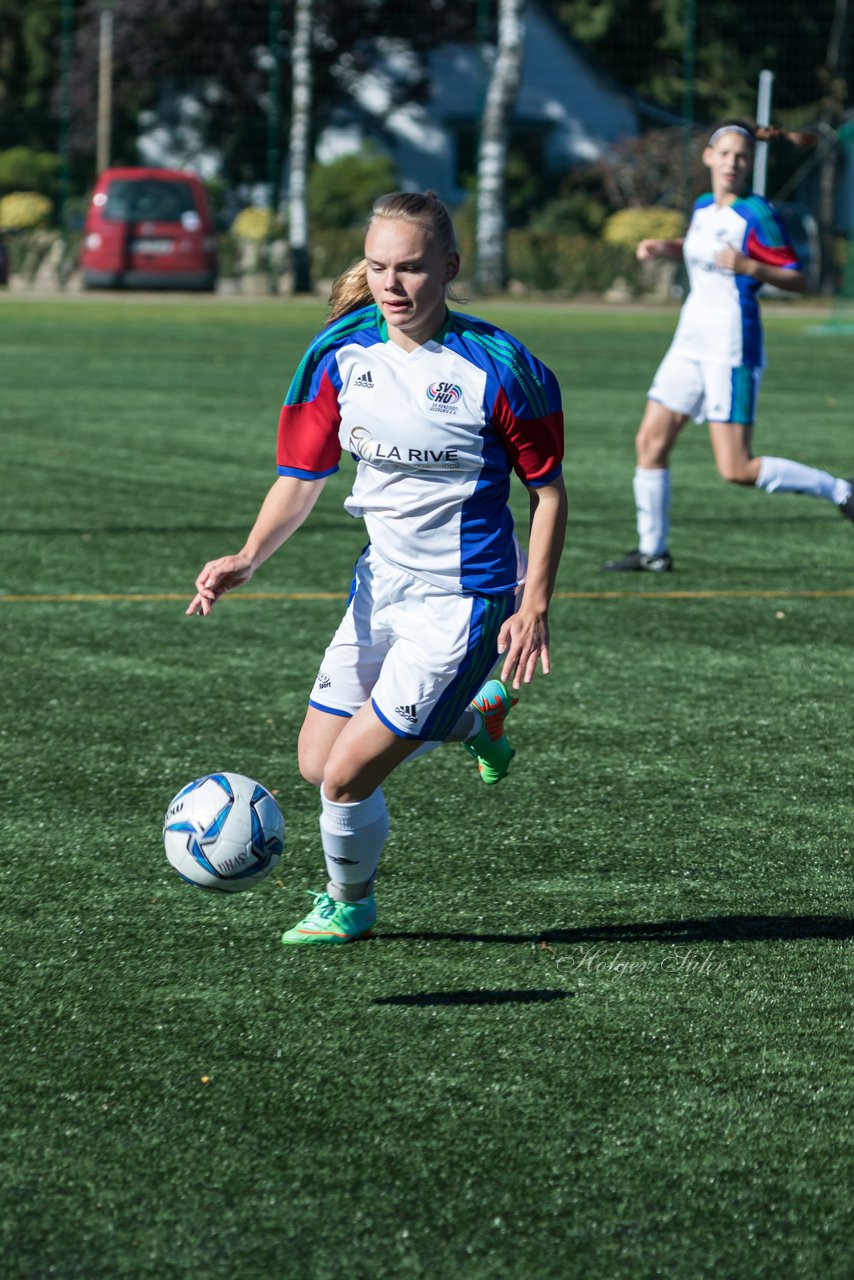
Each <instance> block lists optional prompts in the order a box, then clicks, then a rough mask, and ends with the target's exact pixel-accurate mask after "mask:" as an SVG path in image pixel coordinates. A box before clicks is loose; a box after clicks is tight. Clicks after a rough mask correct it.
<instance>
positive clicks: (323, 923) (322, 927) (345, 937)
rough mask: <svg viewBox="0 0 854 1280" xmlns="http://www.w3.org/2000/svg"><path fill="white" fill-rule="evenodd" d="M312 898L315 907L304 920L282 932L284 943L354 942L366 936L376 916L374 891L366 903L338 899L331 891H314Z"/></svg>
mask: <svg viewBox="0 0 854 1280" xmlns="http://www.w3.org/2000/svg"><path fill="white" fill-rule="evenodd" d="M309 892H310V893H311V890H309ZM312 897H313V898H314V906H313V907H312V909H311V911H309V913H308V915H307V916H306V917H305V919H304V920H300V921H299V923H298V924H295V925H294V927H293V928H292V929H288V930H286V932H285V933H283V934H282V942H283V943H284V944H285V946H297V947H302V946H306V945H307V944H310V945H314V946H317V945H318V944H319V943H337V942H355V941H356V940H357V939H358V938H364V937H366V935H367V934H368V933H369V931H370V928H371V925H372V924H373V923H374V921H375V920H376V918H377V903H376V899H375V897H374V895H373V894H370V895H369V896H368V897H367V898H366V899H365V900H364V901H363V902H336V901H335V899H334V898H330V896H329V894H328V893H312Z"/></svg>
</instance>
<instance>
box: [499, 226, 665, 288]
mask: <svg viewBox="0 0 854 1280" xmlns="http://www.w3.org/2000/svg"><path fill="white" fill-rule="evenodd" d="M638 265H639V264H638V263H637V262H636V261H635V257H634V252H633V250H629V249H627V248H625V247H624V246H622V245H619V244H607V243H605V242H604V241H602V240H597V239H594V238H593V237H591V236H570V235H562V234H561V233H560V232H555V231H531V230H524V231H521V230H520V231H511V232H509V233H508V236H507V274H508V278H509V279H510V280H511V281H514V282H517V283H518V284H521V285H523V286H525V287H526V288H528V289H533V290H536V291H537V292H543V293H563V294H574V293H604V292H605V291H606V290H607V289H609V288H610V287H611V285H612V284H613V283H614V281H615V280H616V279H617V277H618V276H621V277H623V278H624V279H625V281H626V283H627V285H628V287H629V288H630V289H631V290H632V291H633V292H638V293H639V292H640V291H641V285H640V273H639V270H638Z"/></svg>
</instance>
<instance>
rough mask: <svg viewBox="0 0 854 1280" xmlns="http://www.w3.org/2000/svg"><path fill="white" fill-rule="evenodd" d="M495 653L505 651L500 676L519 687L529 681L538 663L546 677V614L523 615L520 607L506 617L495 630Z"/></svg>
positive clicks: (547, 635) (504, 680) (547, 645)
mask: <svg viewBox="0 0 854 1280" xmlns="http://www.w3.org/2000/svg"><path fill="white" fill-rule="evenodd" d="M498 652H499V653H501V654H504V665H503V666H502V668H501V679H502V681H503V682H504V683H505V684H512V687H513V688H514V689H518V688H519V687H520V685H522V684H530V683H531V681H532V680H533V678H534V673H535V672H536V670H537V664H538V663H539V664H540V667H541V669H542V674H543V675H544V676H547V675H548V674H549V671H550V667H549V625H548V619H547V618H546V615H545V614H540V613H535V614H531V615H526V614H525V613H524V612H523V611H522V610H520V611H519V613H514V614H513V615H512V617H510V618H508V619H507V621H506V622H505V623H504V625H503V626H502V628H501V630H500V631H499V633H498Z"/></svg>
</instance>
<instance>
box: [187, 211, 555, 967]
mask: <svg viewBox="0 0 854 1280" xmlns="http://www.w3.org/2000/svg"><path fill="white" fill-rule="evenodd" d="M458 270H459V254H458V252H457V246H456V238H455V235H454V229H453V225H452V222H451V219H450V216H449V215H448V212H447V210H446V208H445V206H444V205H443V204H442V202H441V201H440V200H439V199H438V198H437V197H436V196H435V195H434V194H432V193H429V192H428V193H426V194H424V195H421V194H413V193H402V192H395V193H392V194H391V195H387V196H383V197H380V199H379V200H378V201H377V202H376V203H375V205H374V208H373V211H372V214H371V217H370V221H369V223H368V227H367V232H366V237H365V258H364V260H363V261H362V262H360V263H358V264H357V265H356V266H355V267H353V268H351V269H350V271H348V272H345V273H344V275H343V276H341V277H339V279H338V280H337V281H336V284H335V286H334V288H333V293H332V299H331V301H332V309H331V315H330V321H329V323H328V325H327V327H326V328H325V329H324V330H323V331H322V332H321V333H320V334H319V335H318V336H317V337H316V338H315V339H314V341H313V342H312V343H311V345H310V347H309V348H308V351H307V352H306V354H305V356H304V357H303V360H302V361H301V363H300V365H299V368H298V369H297V371H296V374H295V376H294V379H293V382H292V383H291V387H290V390H289V391H288V395H287V398H286V400H285V405H284V408H283V409H282V414H281V419H280V424H279V443H278V472H279V475H278V479H277V480H276V481H275V482H274V484H273V486H272V488H271V489H270V491H269V493H268V494H267V497H266V499H265V500H264V503H263V504H262V507H261V510H260V512H259V514H258V517H257V519H256V522H255V525H254V527H253V529H252V531H251V532H250V534H249V537H248V539H247V541H246V543H245V545H244V547H243V548H242V550H241V551H239V552H238V553H237V554H236V555H231V556H224V557H222V558H221V559H217V560H212V561H210V562H209V563H208V564H206V565H205V566H204V568H203V569H202V571H201V573H200V574H199V576H198V578H197V579H196V592H197V594H196V596H195V597H194V599H193V600H192V602H191V603H190V605H189V607H188V609H187V612H188V613H190V614H193V613H201V614H202V615H206V614H208V613H210V610H211V608H212V607H213V605H214V603H215V602H216V601H217V600H218V599H219V598H220V596H221V595H222V594H223V593H224V592H225V591H228V590H230V589H231V588H233V587H237V586H239V585H240V584H241V583H244V582H246V581H247V580H248V579H249V578H250V577H251V575H252V574H253V573H254V571H255V570H256V569H257V568H258V566H259V565H260V564H261V563H262V562H263V561H264V560H266V559H267V557H268V556H270V555H271V554H272V553H273V552H274V551H275V550H276V549H277V548H278V547H279V546H281V544H282V543H283V542H285V540H286V539H287V538H289V537H290V535H291V534H292V533H294V532H295V530H296V529H297V528H298V527H299V526H300V525H301V524H302V523H303V521H304V520H305V519H306V517H307V516H308V515H309V513H310V511H311V509H312V508H313V506H314V504H315V502H316V501H317V499H318V497H319V496H320V491H321V489H322V488H323V485H324V482H325V480H326V478H327V477H328V476H329V475H331V474H332V473H333V472H334V471H337V469H338V464H339V459H340V457H341V454H342V451H346V452H348V453H350V454H351V455H352V456H353V458H354V460H355V462H356V478H355V482H354V484H353V489H352V492H351V494H350V496H349V497H348V498H347V500H346V502H345V507H346V509H347V510H348V511H349V512H350V514H351V515H354V516H362V517H363V518H364V520H365V523H366V525H367V529H368V534H369V537H370V543H369V546H368V548H367V550H366V551H365V552H364V553H363V554H362V556H361V557H360V559H359V561H358V562H357V564H356V568H355V574H354V578H353V590H352V595H351V599H350V602H349V605H348V608H347V611H346V613H345V616H344V618H343V620H342V622H341V625H340V627H339V628H338V631H337V632H336V634H335V636H334V637H333V639H332V641H331V643H330V645H329V647H328V649H327V651H326V654H325V656H324V658H323V660H322V662H321V664H320V669H319V671H318V675H317V678H316V680H315V683H314V688H313V689H312V691H311V696H310V699H309V707H308V710H307V712H306V717H305V721H304V723H303V727H302V731H301V733H300V739H299V765H300V771H301V773H302V774H303V777H305V778H306V779H307V780H308V781H309V782H311V783H313V784H314V785H316V786H318V787H319V788H320V798H321V817H320V832H321V844H322V847H323V853H324V857H325V861H326V869H327V875H328V884H327V889H326V892H325V893H322V894H317V895H315V905H314V907H313V909H312V910H311V911H310V913H309V914H308V915H307V916H306V917H305V919H304V920H301V921H299V923H298V924H296V925H295V926H294V927H293V928H292V929H289V930H288V931H287V932H286V933H285V934H284V935H283V938H282V941H283V942H285V943H288V944H302V943H339V942H348V941H351V940H353V939H355V938H358V937H361V936H363V935H364V934H365V933H367V932H368V931H369V929H370V928H371V926H372V925H373V923H374V920H375V918H376V906H375V900H374V889H373V884H374V876H375V873H376V870H377V863H378V861H379V857H380V852H381V850H382V847H383V844H384V842H385V839H386V836H387V834H388V814H387V810H386V803H385V799H384V797H383V792H382V783H383V782H384V781H385V779H386V777H387V776H388V775H389V774H390V773H391V771H392V770H393V769H394V768H396V766H397V765H399V764H400V763H401V762H402V761H404V760H405V759H406V758H407V757H409V756H411V755H412V754H413V752H415V751H416V750H418V749H419V747H420V748H422V749H427V746H428V745H429V744H434V743H437V742H440V741H460V742H463V743H464V744H465V745H466V746H467V747H468V748H469V751H470V754H473V755H475V756H476V758H477V759H478V763H479V766H480V769H481V776H482V777H483V779H484V781H486V782H497V781H498V780H500V778H502V777H504V776H505V774H506V772H507V766H508V764H509V760H510V757H511V755H512V754H513V753H512V749H511V748H510V747H509V745H508V743H507V739H506V736H505V734H504V718H505V716H506V714H507V711H508V710H509V708H510V706H511V703H512V697H511V687H512V688H515V689H518V688H519V687H520V685H521V684H522V683H525V684H527V683H529V682H530V680H531V679H532V677H533V675H534V673H535V670H536V668H537V666H538V664H541V666H542V670H543V672H544V673H548V671H549V656H548V606H549V601H550V598H551V594H552V591H553V589H554V582H555V576H556V573H557V568H558V563H559V560H560V555H561V551H562V548H563V542H564V534H565V528H566V494H565V489H564V485H563V480H562V474H561V464H562V456H563V414H562V411H561V400H560V391H559V388H558V385H557V382H556V380H555V377H554V375H553V374H552V373H551V372H550V371H549V370H548V369H547V368H546V367H545V366H544V365H543V364H541V363H540V361H539V360H537V359H536V358H535V357H534V356H533V355H532V354H531V353H530V352H529V351H527V350H526V349H525V347H523V346H522V344H521V343H520V342H518V341H517V340H516V339H515V338H513V337H511V335H510V334H507V333H505V332H503V331H502V330H500V329H497V328H496V327H495V326H494V325H492V324H489V323H487V322H485V321H483V320H478V319H474V318H472V317H470V316H465V315H460V314H456V313H453V312H449V311H448V309H447V307H446V303H445V297H446V291H447V287H448V285H449V284H450V283H451V281H452V280H453V279H454V277H455V276H456V275H457V272H458ZM511 471H515V472H516V474H517V475H518V476H519V477H520V478H521V480H522V481H523V483H524V484H525V485H526V486H527V487H528V490H529V495H530V507H531V523H530V537H529V545H528V558H527V573H526V574H525V572H524V570H523V569H522V567H521V566H522V565H523V564H524V556H523V555H522V553H521V552H520V549H519V545H518V543H517V541H516V538H515V535H514V531H513V520H512V517H511V514H510V510H509V507H508V497H509V492H510V475H511ZM523 578H524V586H523V587H522V590H521V592H520V596H521V598H520V599H517V589H518V588H519V587H520V586H521V585H522V579H523ZM499 655H502V656H503V664H502V668H501V679H500V681H499V680H495V679H492V680H488V679H487V677H488V676H489V674H490V672H491V671H492V668H493V667H494V666H495V664H496V662H497V661H498V658H499ZM485 681H486V683H484V682H485Z"/></svg>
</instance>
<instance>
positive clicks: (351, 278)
mask: <svg viewBox="0 0 854 1280" xmlns="http://www.w3.org/2000/svg"><path fill="white" fill-rule="evenodd" d="M370 301H371V291H370V289H369V288H368V260H367V258H362V259H361V260H360V261H359V262H354V263H353V265H352V267H348V268H347V270H346V271H342V273H341V275H340V276H338V278H337V280H335V282H334V283H333V285H332V292H331V294H330V295H329V316H328V323H329V324H332V322H333V320H340V319H341V317H342V316H346V315H348V314H349V313H350V312H351V311H358V309H359V307H366V306H367V305H368V303H369V302H370Z"/></svg>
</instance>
